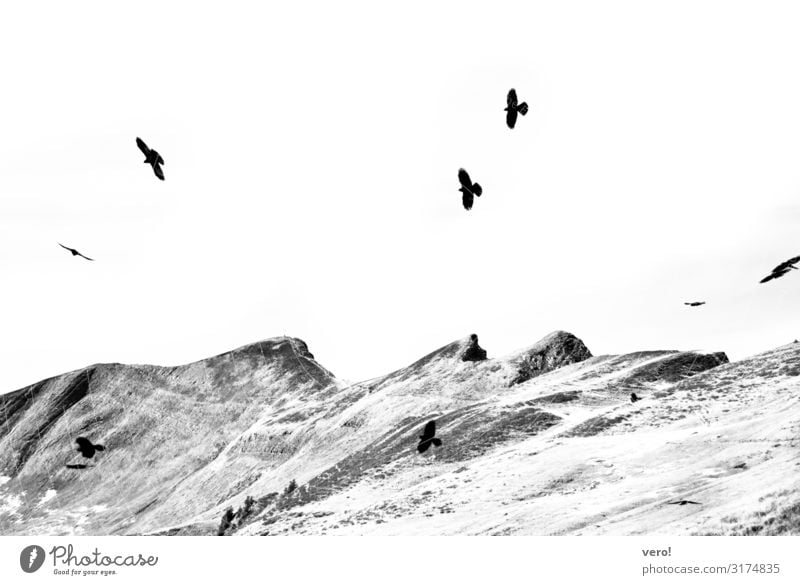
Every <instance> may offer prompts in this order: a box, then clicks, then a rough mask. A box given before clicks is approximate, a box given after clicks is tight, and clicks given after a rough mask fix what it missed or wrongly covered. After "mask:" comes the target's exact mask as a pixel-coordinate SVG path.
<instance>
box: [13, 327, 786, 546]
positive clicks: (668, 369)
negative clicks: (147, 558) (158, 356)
mask: <svg viewBox="0 0 800 585" xmlns="http://www.w3.org/2000/svg"><path fill="white" fill-rule="evenodd" d="M798 374H800V344H791V345H788V346H785V347H782V348H778V349H776V350H774V351H771V352H767V353H765V354H761V355H759V356H756V357H754V358H751V359H748V360H744V361H741V362H736V363H728V359H727V357H726V356H725V355H724V354H723V353H702V352H678V351H651V352H640V353H634V354H627V355H620V356H597V357H594V356H592V354H591V353H590V351H589V349H588V348H587V347H586V346H585V345H584V344H583V342H582V341H581V340H580V339H578V338H576V337H575V336H573V335H571V334H569V333H565V332H556V333H553V334H550V335H548V336H547V337H545V338H544V339H542V340H541V341H539V342H538V343H536V344H534V345H533V346H531V347H529V348H526V349H524V350H521V351H518V352H515V353H513V354H511V355H508V356H505V357H502V358H491V357H489V358H487V354H486V352H485V351H484V350H483V349H482V348H481V347H480V345H479V343H478V338H477V336H474V335H473V336H470V337H467V338H465V339H463V340H459V341H456V342H453V343H451V344H448V345H446V346H444V347H442V348H440V349H438V350H436V351H434V352H432V353H430V354H428V355H427V356H425V357H423V358H422V359H420V360H418V361H417V362H415V363H413V364H411V365H409V366H407V367H405V368H403V369H400V370H397V371H396V372H392V373H390V374H388V375H386V376H383V377H380V378H377V379H373V380H370V381H367V382H362V383H358V384H348V383H346V382H344V381H341V380H338V379H337V378H336V377H334V376H333V374H331V373H330V372H329V371H328V370H326V369H325V368H324V367H322V366H321V365H320V364H318V363H317V362H316V361H315V360H314V358H313V356H312V355H311V353H309V351H308V348H307V346H306V344H305V343H304V342H302V341H300V340H298V339H293V338H285V337H283V338H275V339H270V340H266V341H263V342H260V343H256V344H253V345H249V346H246V347H243V348H240V349H237V350H235V351H232V352H229V353H226V354H223V355H220V356H216V357H214V358H210V359H207V360H203V361H200V362H197V363H194V364H189V365H186V366H179V367H171V368H167V367H154V366H125V365H120V364H104V365H95V366H90V367H88V368H84V369H82V370H78V371H75V372H71V373H69V374H64V375H62V376H58V377H55V378H52V379H49V380H45V381H42V382H39V383H37V384H34V385H32V386H29V387H27V388H23V389H22V390H18V391H16V392H12V393H9V394H5V395H2V396H0V421H2V426H0V534H218V533H224V534H232V535H251V534H643V533H664V534H717V533H719V534H727V533H741V534H769V533H794V534H796V533H800V453H798V449H797V447H798V444H799V443H800V385H799V383H798V382H799V381H800V378H798V377H797V376H798ZM631 392H635V393H636V395H637V396H638V397H639V398H640V400H639V401H637V402H631V400H630V394H631ZM429 420H436V425H437V437H439V438H440V439H441V440H442V441H443V444H442V446H441V447H431V448H430V449H429V450H428V451H426V452H425V453H423V454H420V453H418V452H417V449H416V446H417V443H418V440H419V439H418V436H419V435H420V434H421V432H422V429H423V427H424V426H425V424H426V423H427V422H428V421H429ZM77 436H86V437H88V438H90V439H91V440H92V441H93V442H96V443H102V444H104V445H105V446H106V450H105V451H103V452H101V453H100V454H98V455H97V456H96V458H95V459H93V460H91V461H84V460H83V458H82V457H81V455H80V454H79V453H77V452H76V451H75V446H74V444H73V441H74V439H75V437H77ZM75 463H88V467H87V468H86V469H70V468H67V467H66V465H67V464H75ZM680 500H689V501H692V502H697V503H690V504H684V505H680V504H670V503H669V502H673V501H680ZM229 508H230V511H229V512H228V513H227V517H226V520H225V521H223V522H221V519H222V518H223V516H224V515H225V514H226V510H228V509H229Z"/></svg>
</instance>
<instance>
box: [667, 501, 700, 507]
mask: <svg viewBox="0 0 800 585" xmlns="http://www.w3.org/2000/svg"><path fill="white" fill-rule="evenodd" d="M667 504H677V505H678V506H685V505H686V504H697V505H698V506H700V505H701V504H700V502H693V501H692V500H678V501H677V502H667Z"/></svg>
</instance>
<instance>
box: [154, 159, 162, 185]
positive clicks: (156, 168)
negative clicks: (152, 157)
mask: <svg viewBox="0 0 800 585" xmlns="http://www.w3.org/2000/svg"><path fill="white" fill-rule="evenodd" d="M153 172H154V173H155V174H156V177H158V178H159V179H161V180H162V181H163V180H164V169H162V168H161V166H159V164H158V163H156V164H154V165H153Z"/></svg>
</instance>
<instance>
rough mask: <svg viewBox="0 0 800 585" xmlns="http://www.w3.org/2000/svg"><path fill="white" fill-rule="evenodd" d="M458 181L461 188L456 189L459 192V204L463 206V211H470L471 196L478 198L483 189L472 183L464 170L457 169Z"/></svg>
mask: <svg viewBox="0 0 800 585" xmlns="http://www.w3.org/2000/svg"><path fill="white" fill-rule="evenodd" d="M458 180H459V182H460V183H461V187H460V188H459V189H458V190H459V191H461V203H463V204H464V209H466V210H470V209H472V201H473V195H474V196H475V197H480V196H481V194H482V193H483V188H482V187H481V186H480V185H479V184H478V183H473V182H472V180H471V179H470V178H469V175H468V174H467V171H465V170H464V169H458Z"/></svg>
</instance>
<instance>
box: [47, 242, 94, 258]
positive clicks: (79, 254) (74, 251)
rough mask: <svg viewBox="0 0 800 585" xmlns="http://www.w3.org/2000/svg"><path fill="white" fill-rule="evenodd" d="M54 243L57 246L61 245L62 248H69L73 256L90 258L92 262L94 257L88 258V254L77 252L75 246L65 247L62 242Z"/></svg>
mask: <svg viewBox="0 0 800 585" xmlns="http://www.w3.org/2000/svg"><path fill="white" fill-rule="evenodd" d="M56 243H57V244H58V245H59V246H61V247H62V248H64V249H65V250H69V251H70V252H72V255H73V256H80V257H81V258H86V259H87V260H91V261H92V262H94V258H89V257H88V256H84V255H83V254H81V253H80V252H78V251H77V250H76V249H75V248H67V247H66V246H65V245H64V244H62V243H60V242H56Z"/></svg>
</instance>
